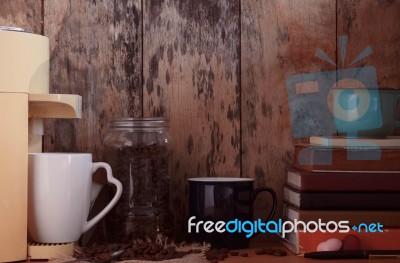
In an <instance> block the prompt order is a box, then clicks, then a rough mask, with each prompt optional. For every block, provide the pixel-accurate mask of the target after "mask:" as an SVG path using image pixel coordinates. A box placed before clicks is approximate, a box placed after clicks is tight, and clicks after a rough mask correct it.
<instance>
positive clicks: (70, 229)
mask: <svg viewBox="0 0 400 263" xmlns="http://www.w3.org/2000/svg"><path fill="white" fill-rule="evenodd" d="M28 159H29V165H28V166H29V181H28V232H29V235H30V237H31V238H32V240H33V241H36V242H39V243H67V242H74V241H77V240H78V239H79V237H80V236H81V234H82V233H85V232H86V231H87V230H89V229H90V228H91V227H93V226H94V225H95V224H96V223H97V222H98V221H99V220H100V219H102V218H103V217H104V216H105V215H106V214H107V213H108V212H109V211H110V210H111V209H112V208H113V207H114V205H115V204H116V203H117V201H118V200H119V198H120V197H121V193H122V185H121V183H120V182H119V181H118V180H117V179H115V178H114V177H113V175H112V171H111V167H110V166H109V165H108V164H107V163H102V162H98V163H93V162H92V155H91V154H90V153H30V154H29V158H28ZM98 168H104V169H105V170H106V172H107V181H108V182H109V183H111V184H113V185H115V187H116V193H115V195H114V197H113V199H112V200H111V201H110V203H109V204H108V205H107V206H106V207H105V208H104V209H103V210H102V211H101V212H100V213H99V214H98V215H96V216H95V217H94V218H92V219H91V220H89V221H87V218H88V214H89V210H90V202H91V189H92V174H93V173H94V172H95V171H96V170H97V169H98Z"/></svg>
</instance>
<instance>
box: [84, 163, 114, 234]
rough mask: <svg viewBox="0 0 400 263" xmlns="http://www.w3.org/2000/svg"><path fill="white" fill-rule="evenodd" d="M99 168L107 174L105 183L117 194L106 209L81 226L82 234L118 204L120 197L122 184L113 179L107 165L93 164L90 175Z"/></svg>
mask: <svg viewBox="0 0 400 263" xmlns="http://www.w3.org/2000/svg"><path fill="white" fill-rule="evenodd" d="M99 168H104V169H105V170H106V172H107V181H108V182H109V183H111V184H113V185H115V187H116V188H117V192H116V193H115V195H114V197H113V199H111V201H110V203H108V205H107V206H106V207H104V209H103V210H101V212H100V213H98V214H97V215H96V216H95V217H93V218H92V219H91V220H89V221H86V223H85V225H84V226H83V233H85V232H86V231H88V230H89V229H90V228H92V227H93V226H94V225H95V224H97V222H99V221H100V219H102V218H103V217H104V216H105V215H106V214H107V213H108V212H110V210H111V209H112V208H113V207H114V205H115V204H116V203H117V202H118V200H119V198H120V197H121V194H122V184H121V182H120V181H118V180H117V179H115V178H114V177H113V174H112V170H111V167H110V165H109V164H107V163H103V162H98V163H93V166H92V175H93V174H94V172H96V171H97V169H99Z"/></svg>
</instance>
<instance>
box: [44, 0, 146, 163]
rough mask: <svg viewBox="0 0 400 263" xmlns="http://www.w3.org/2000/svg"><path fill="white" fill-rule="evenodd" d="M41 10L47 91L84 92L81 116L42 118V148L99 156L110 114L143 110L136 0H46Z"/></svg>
mask: <svg viewBox="0 0 400 263" xmlns="http://www.w3.org/2000/svg"><path fill="white" fill-rule="evenodd" d="M44 9H45V13H44V15H45V16H44V21H45V35H46V36H48V37H49V38H50V47H51V61H50V75H51V79H50V83H51V88H50V92H51V93H66V94H79V95H81V96H82V97H83V98H82V100H83V106H82V111H83V116H82V119H80V120H65V119H64V120H52V121H48V122H47V125H46V132H45V150H46V151H62V152H71V151H72V152H76V151H79V152H91V153H93V154H94V160H104V148H103V139H104V136H105V135H106V133H107V132H108V125H107V123H108V121H109V119H110V118H113V117H128V116H131V117H132V116H136V117H137V116H141V114H142V110H141V109H142V104H141V103H142V101H141V100H142V78H141V76H142V66H141V50H142V40H141V39H142V33H141V21H142V18H141V1H140V0H125V1H108V0H104V1H84V0H81V1H75V0H74V1H69V0H56V1H54V0H51V1H49V0H46V1H45V2H44Z"/></svg>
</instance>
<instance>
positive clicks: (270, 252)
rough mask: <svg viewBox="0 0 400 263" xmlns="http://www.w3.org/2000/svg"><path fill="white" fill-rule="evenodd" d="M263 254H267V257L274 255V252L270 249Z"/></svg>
mask: <svg viewBox="0 0 400 263" xmlns="http://www.w3.org/2000/svg"><path fill="white" fill-rule="evenodd" d="M265 254H267V255H273V254H274V250H273V249H272V248H267V249H266V250H265Z"/></svg>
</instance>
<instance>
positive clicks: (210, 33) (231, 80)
mask: <svg viewBox="0 0 400 263" xmlns="http://www.w3.org/2000/svg"><path fill="white" fill-rule="evenodd" d="M143 17H144V39H143V40H144V44H143V45H144V47H145V48H144V50H143V51H144V52H143V75H144V92H143V112H144V116H166V117H168V118H169V119H170V134H171V136H172V138H173V140H174V155H173V162H172V180H171V183H172V186H171V187H172V188H171V189H173V191H172V196H171V199H172V205H173V210H174V214H175V217H176V219H177V220H176V224H177V225H176V227H177V231H178V232H182V233H183V232H187V230H186V223H187V213H188V204H187V198H188V195H187V184H188V183H187V179H188V178H191V177H205V176H228V177H239V176H240V169H241V167H240V75H239V63H240V55H239V48H240V46H239V44H240V41H239V39H240V27H239V1H238V0H235V1H231V0H224V1H208V0H207V1H189V0H165V1H145V2H144V15H143Z"/></svg>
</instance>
